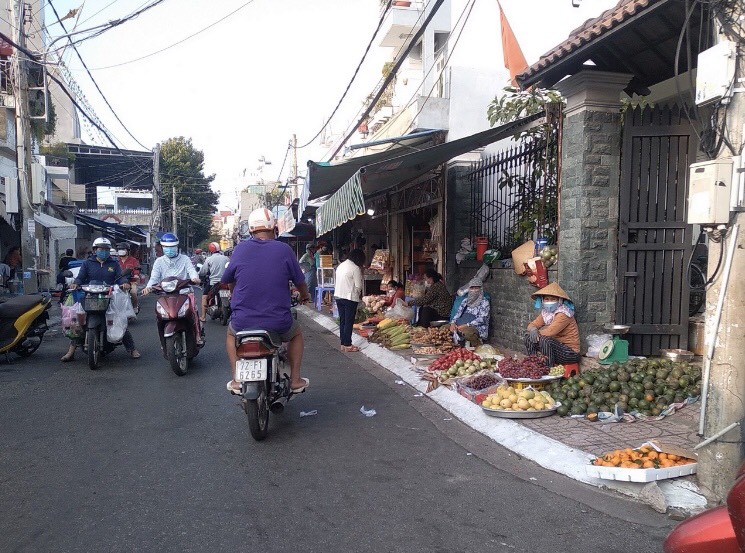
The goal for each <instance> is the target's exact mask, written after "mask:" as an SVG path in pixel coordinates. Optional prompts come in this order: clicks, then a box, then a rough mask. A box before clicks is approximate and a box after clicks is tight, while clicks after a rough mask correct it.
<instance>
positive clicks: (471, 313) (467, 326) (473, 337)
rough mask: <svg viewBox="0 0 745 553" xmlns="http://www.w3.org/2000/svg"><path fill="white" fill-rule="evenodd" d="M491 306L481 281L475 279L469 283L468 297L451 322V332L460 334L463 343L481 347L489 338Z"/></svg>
mask: <svg viewBox="0 0 745 553" xmlns="http://www.w3.org/2000/svg"><path fill="white" fill-rule="evenodd" d="M490 316H491V306H490V302H489V300H488V299H486V298H485V297H484V290H483V283H482V282H481V279H479V278H474V279H472V280H471V281H470V282H469V283H468V295H467V296H466V298H465V299H464V300H463V302H462V303H461V304H460V306H459V307H458V310H457V311H456V312H455V316H454V317H453V318H452V320H451V322H450V330H451V331H453V332H458V333H459V334H460V335H461V336H462V337H463V341H466V342H470V343H471V346H474V347H478V346H480V345H481V344H482V343H483V342H484V341H486V339H487V338H488V336H489V317H490Z"/></svg>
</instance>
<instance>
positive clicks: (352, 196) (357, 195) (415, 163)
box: [311, 112, 544, 236]
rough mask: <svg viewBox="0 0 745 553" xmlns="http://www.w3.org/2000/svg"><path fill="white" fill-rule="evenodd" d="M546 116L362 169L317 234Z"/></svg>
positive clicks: (325, 212)
mask: <svg viewBox="0 0 745 553" xmlns="http://www.w3.org/2000/svg"><path fill="white" fill-rule="evenodd" d="M543 117H544V114H543V112H540V113H536V114H535V115H530V116H528V117H524V118H522V119H518V120H517V121H513V122H512V123H507V124H505V125H502V126H500V127H495V128H493V129H489V130H486V131H483V132H480V133H477V134H473V135H471V136H466V137H464V138H459V139H458V140H453V141H452V142H445V143H443V144H438V145H437V146H432V147H431V148H426V149H424V150H421V151H419V152H414V153H410V154H406V155H399V156H398V157H389V158H388V159H384V160H382V161H377V162H374V163H371V164H368V165H363V166H361V167H360V168H359V169H358V170H357V172H356V173H354V174H353V175H352V176H351V177H350V178H349V180H347V182H346V183H345V184H344V185H343V186H342V187H341V188H339V190H338V191H336V192H335V193H334V194H333V195H332V196H331V197H330V198H329V199H328V200H327V201H326V203H325V204H324V205H323V206H321V207H320V208H318V211H317V212H316V233H317V234H318V236H321V235H322V234H325V233H326V232H328V231H330V230H332V229H334V228H336V227H338V226H341V225H343V224H344V223H346V222H347V221H351V220H352V219H354V218H355V217H357V215H362V214H363V213H365V200H364V198H365V197H366V196H371V195H374V194H377V193H379V192H382V191H384V190H387V189H388V188H391V187H393V186H396V185H399V184H407V183H409V182H411V181H413V180H414V179H416V178H418V177H420V176H422V175H424V174H426V173H428V172H429V171H432V170H433V169H435V168H436V167H438V166H439V165H442V164H443V163H445V162H447V161H449V160H451V159H453V158H455V157H458V156H460V155H463V154H465V153H468V152H471V151H473V150H475V149H477V148H482V147H484V146H487V145H488V144H492V143H494V142H497V141H499V140H502V139H504V138H509V137H511V136H512V135H514V134H515V132H516V131H517V130H518V129H519V128H520V127H523V126H524V125H526V124H528V123H532V122H533V121H537V120H538V119H542V118H543ZM311 190H312V188H311Z"/></svg>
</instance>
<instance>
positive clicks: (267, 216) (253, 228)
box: [248, 207, 277, 233]
mask: <svg viewBox="0 0 745 553" xmlns="http://www.w3.org/2000/svg"><path fill="white" fill-rule="evenodd" d="M276 227H277V219H276V218H275V217H274V214H273V213H272V212H271V211H269V210H268V209H267V208H265V207H260V208H259V209H254V210H253V211H252V212H251V214H250V215H249V216H248V230H249V232H251V233H254V232H259V231H262V230H274V229H275V228H276Z"/></svg>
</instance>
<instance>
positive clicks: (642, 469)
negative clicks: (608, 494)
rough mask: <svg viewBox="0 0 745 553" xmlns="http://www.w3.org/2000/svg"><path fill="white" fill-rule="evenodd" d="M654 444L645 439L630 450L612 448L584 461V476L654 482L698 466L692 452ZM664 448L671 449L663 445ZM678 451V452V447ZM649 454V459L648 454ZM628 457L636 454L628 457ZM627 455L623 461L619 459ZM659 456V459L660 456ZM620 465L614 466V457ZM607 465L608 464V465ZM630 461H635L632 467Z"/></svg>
mask: <svg viewBox="0 0 745 553" xmlns="http://www.w3.org/2000/svg"><path fill="white" fill-rule="evenodd" d="M659 449H660V448H659V447H657V446H656V444H654V443H651V442H647V443H646V444H644V445H643V446H642V447H640V448H637V449H634V450H631V449H626V450H616V451H614V452H609V453H607V454H605V455H603V456H601V457H598V458H596V459H593V461H592V462H591V464H589V465H587V467H586V472H587V476H590V477H593V478H600V479H603V480H619V481H622V482H654V481H656V480H666V479H668V478H678V477H680V476H688V475H690V474H694V473H695V472H696V471H697V470H698V463H697V462H696V460H695V458H694V455H693V454H691V453H688V452H682V454H681V455H676V454H673V453H666V452H664V451H660V450H659ZM665 449H666V450H667V451H671V450H670V449H668V448H665ZM675 451H677V450H676V449H675ZM678 453H681V452H680V451H678ZM650 455H651V456H653V457H654V458H653V459H650V458H649V456H650ZM632 457H636V459H635V460H632ZM625 458H627V459H628V460H627V461H625V462H624V461H621V460H622V459H625ZM661 458H662V459H661ZM617 460H618V461H619V462H620V465H621V466H614V465H615V464H619V463H616V461H617ZM609 465H610V466H609ZM632 465H637V466H636V467H635V468H632Z"/></svg>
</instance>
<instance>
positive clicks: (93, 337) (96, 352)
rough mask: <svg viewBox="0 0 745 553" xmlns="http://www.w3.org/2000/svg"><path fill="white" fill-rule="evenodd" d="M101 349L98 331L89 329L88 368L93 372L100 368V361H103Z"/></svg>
mask: <svg viewBox="0 0 745 553" xmlns="http://www.w3.org/2000/svg"><path fill="white" fill-rule="evenodd" d="M100 349H101V347H100V344H99V343H98V329H96V328H89V329H88V367H90V369H91V370H92V371H95V370H96V369H97V368H98V364H99V361H100V359H101V351H100Z"/></svg>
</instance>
